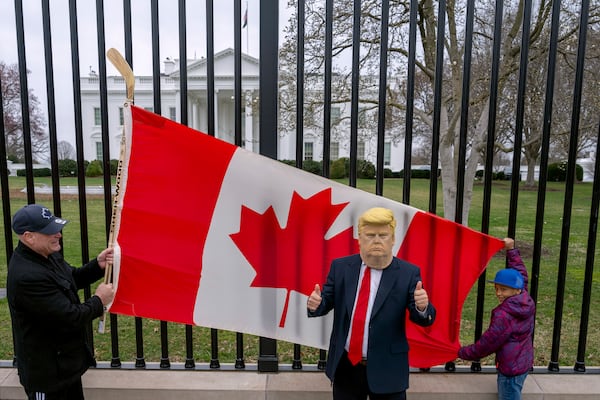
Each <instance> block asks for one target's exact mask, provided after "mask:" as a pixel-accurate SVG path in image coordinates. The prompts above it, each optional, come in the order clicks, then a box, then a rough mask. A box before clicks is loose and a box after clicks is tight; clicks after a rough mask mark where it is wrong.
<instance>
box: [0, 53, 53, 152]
mask: <svg viewBox="0 0 600 400" xmlns="http://www.w3.org/2000/svg"><path fill="white" fill-rule="evenodd" d="M0 80H1V82H2V107H3V110H4V121H3V122H4V132H5V136H6V156H7V158H8V159H10V160H12V161H15V162H23V160H24V157H25V156H24V148H23V124H22V120H23V118H22V116H21V85H20V83H19V70H18V67H17V65H7V64H5V63H4V62H2V61H0ZM29 122H30V126H31V128H30V129H31V145H32V152H33V158H34V159H41V158H44V157H45V154H46V153H47V150H48V142H47V140H46V138H47V134H46V131H45V129H44V127H45V120H44V116H43V113H42V110H41V108H40V102H39V101H38V99H37V97H36V96H35V95H34V94H33V92H32V91H31V90H30V92H29Z"/></svg>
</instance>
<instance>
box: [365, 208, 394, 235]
mask: <svg viewBox="0 0 600 400" xmlns="http://www.w3.org/2000/svg"><path fill="white" fill-rule="evenodd" d="M366 225H389V227H390V228H392V232H394V231H395V229H396V218H395V217H394V213H393V212H392V210H390V209H388V208H383V207H373V208H370V209H368V210H367V211H365V212H364V213H363V214H362V215H361V216H360V217H359V218H358V232H359V233H360V232H361V231H362V228H363V227H365V226H366Z"/></svg>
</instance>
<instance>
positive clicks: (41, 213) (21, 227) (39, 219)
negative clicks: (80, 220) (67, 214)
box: [12, 204, 69, 235]
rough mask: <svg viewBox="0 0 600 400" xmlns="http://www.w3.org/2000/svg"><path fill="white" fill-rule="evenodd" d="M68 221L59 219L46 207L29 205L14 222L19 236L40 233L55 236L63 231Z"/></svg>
mask: <svg viewBox="0 0 600 400" xmlns="http://www.w3.org/2000/svg"><path fill="white" fill-rule="evenodd" d="M67 222H69V221H67V220H66V219H62V218H58V217H56V216H54V215H53V214H52V212H50V210H49V209H48V208H46V207H44V206H41V205H38V204H28V205H26V206H25V207H23V208H21V209H20V210H19V211H17V212H16V213H15V215H14V216H13V221H12V228H13V231H15V233H16V234H17V235H22V234H23V233H25V232H39V233H43V234H46V235H54V234H55V233H58V232H60V231H62V229H63V228H64V227H65V225H66V224H67Z"/></svg>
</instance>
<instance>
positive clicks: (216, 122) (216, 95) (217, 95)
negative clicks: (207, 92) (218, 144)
mask: <svg viewBox="0 0 600 400" xmlns="http://www.w3.org/2000/svg"><path fill="white" fill-rule="evenodd" d="M215 137H217V138H218V137H220V135H219V90H218V89H215Z"/></svg>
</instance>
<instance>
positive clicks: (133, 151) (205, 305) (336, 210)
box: [110, 106, 502, 368]
mask: <svg viewBox="0 0 600 400" xmlns="http://www.w3.org/2000/svg"><path fill="white" fill-rule="evenodd" d="M125 131H126V134H125V137H126V143H127V151H125V154H126V156H125V159H124V160H123V167H124V168H123V169H124V174H123V179H122V181H123V182H122V188H121V189H122V190H120V201H119V205H118V207H117V213H116V225H115V237H116V243H115V250H116V251H115V263H114V279H115V285H116V294H115V298H114V301H113V304H112V305H111V308H110V311H111V312H113V313H119V314H125V315H132V316H139V317H146V318H153V319H160V320H164V321H173V322H180V323H185V324H194V325H202V326H207V327H211V328H217V329H227V330H232V331H237V332H244V333H250V334H255V335H261V336H265V337H273V338H276V339H281V340H285V341H288V342H292V343H298V344H303V345H307V346H313V347H320V348H327V345H328V343H327V342H328V339H329V332H330V330H331V322H332V321H331V320H332V318H330V317H331V316H330V315H328V316H326V317H324V318H307V316H306V297H307V296H308V295H310V293H311V291H312V289H313V288H314V286H315V284H322V283H324V280H325V277H326V276H327V272H328V269H329V265H330V263H331V260H332V259H334V258H337V257H341V256H345V255H348V254H352V253H356V252H357V251H358V245H357V241H356V238H355V236H354V235H355V231H354V225H355V224H356V221H357V219H358V216H359V215H360V214H362V213H363V212H364V211H365V210H366V209H367V208H370V207H375V206H377V207H387V208H390V209H392V210H393V211H394V214H395V216H396V219H397V220H398V226H397V228H396V241H397V244H396V247H395V248H396V249H398V251H397V255H398V257H400V258H402V259H405V260H407V261H409V262H411V263H413V264H415V265H417V266H419V267H420V269H421V275H422V278H423V284H424V287H425V289H426V290H427V292H428V294H429V298H430V300H431V303H432V304H433V305H434V306H435V307H436V309H437V318H436V321H435V323H434V324H433V325H432V326H431V327H428V328H420V327H417V326H415V325H414V324H412V323H407V334H408V337H409V343H410V346H411V350H410V353H409V357H410V364H411V366H413V367H423V368H426V367H430V366H433V365H438V364H441V363H444V362H446V361H450V360H453V359H454V357H455V356H456V350H457V349H458V346H459V329H460V314H461V309H462V305H463V303H464V300H465V298H466V296H467V294H468V292H469V290H470V289H471V287H472V286H473V284H474V283H475V281H476V280H477V277H478V276H479V275H480V274H481V272H482V271H483V269H484V268H485V265H486V264H487V262H488V261H489V259H490V257H491V256H492V255H493V254H494V253H495V252H496V251H498V250H499V249H500V248H501V247H502V241H500V240H498V239H496V238H492V237H490V236H488V235H484V234H482V233H480V232H476V231H474V230H471V229H469V228H466V227H464V226H461V225H459V224H456V223H454V222H452V221H448V220H445V219H443V218H440V217H437V216H435V215H432V214H429V213H425V212H422V211H419V210H417V209H415V208H413V207H410V206H407V205H405V204H402V203H398V202H395V201H392V200H390V199H386V198H384V197H382V196H376V195H374V194H371V193H367V192H364V191H361V190H358V189H355V188H351V187H349V186H347V185H343V184H339V183H336V182H334V181H331V180H329V179H325V178H323V177H320V176H316V175H314V174H310V173H307V172H305V171H302V170H300V169H298V168H293V167H290V166H287V165H285V164H283V163H281V162H279V161H276V160H272V159H269V158H267V157H262V156H260V155H258V154H255V153H252V152H250V151H247V150H244V149H240V148H239V147H237V146H235V145H233V144H230V143H226V142H224V141H221V140H219V139H215V138H214V137H211V136H209V135H206V134H203V133H200V132H198V131H195V130H193V129H190V128H188V127H186V126H183V125H180V124H177V123H175V122H173V121H170V120H168V119H165V118H163V117H161V116H159V115H156V114H153V113H150V112H147V111H145V110H143V109H140V108H137V107H134V106H131V107H126V112H125Z"/></svg>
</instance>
